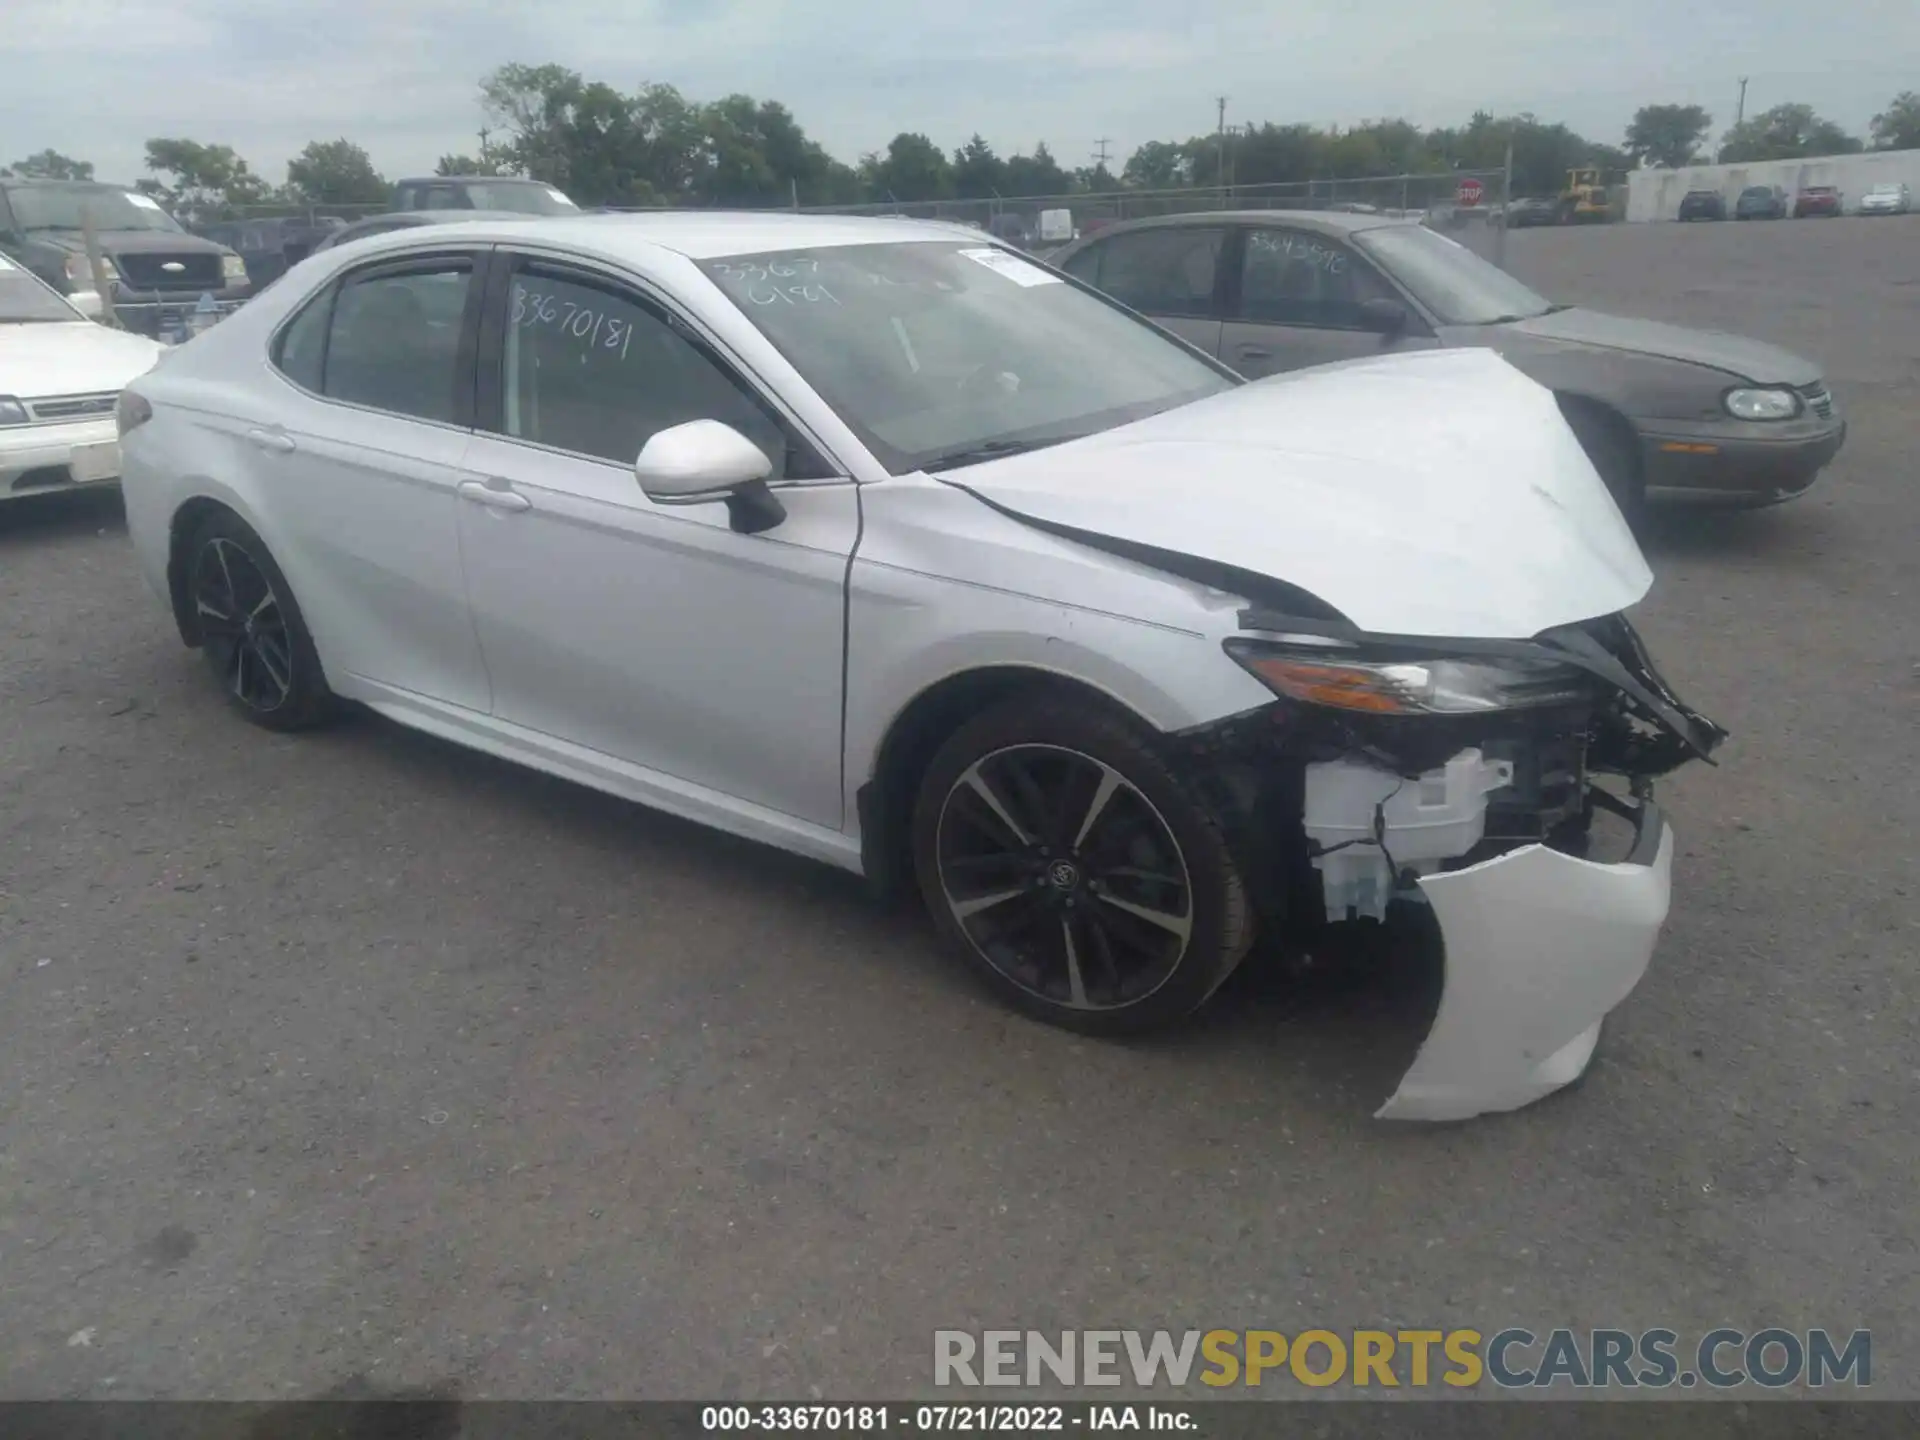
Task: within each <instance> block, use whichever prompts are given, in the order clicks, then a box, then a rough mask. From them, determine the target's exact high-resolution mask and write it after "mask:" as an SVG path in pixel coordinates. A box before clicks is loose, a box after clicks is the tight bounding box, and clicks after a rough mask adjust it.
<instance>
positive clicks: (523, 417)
mask: <svg viewBox="0 0 1920 1440" xmlns="http://www.w3.org/2000/svg"><path fill="white" fill-rule="evenodd" d="M481 343H482V348H481V355H482V368H481V377H482V378H481V387H480V396H481V401H480V404H481V412H480V413H481V420H480V423H481V428H482V430H483V431H484V432H487V433H482V434H479V435H477V436H476V437H475V442H474V452H473V455H472V456H471V457H470V458H471V461H472V463H473V464H474V465H475V466H476V467H477V468H478V469H480V470H483V471H484V472H485V473H486V475H487V477H488V478H487V479H486V481H485V483H484V484H482V485H474V486H470V487H468V498H467V501H466V503H465V504H463V505H462V506H461V507H460V537H461V545H462V549H463V553H464V555H465V559H466V573H467V586H468V592H469V594H470V596H471V598H472V605H473V616H474V624H475V628H476V629H477V631H478V633H479V636H480V645H481V649H482V652H483V653H484V655H485V657H486V664H487V670H488V673H489V675H490V676H491V677H492V681H493V695H494V709H493V713H494V714H495V716H497V717H498V718H499V719H501V720H505V721H508V722H510V723H512V724H514V725H517V726H522V727H525V728H526V729H528V730H532V731H537V732H539V733H540V734H542V735H546V736H552V737H555V738H557V739H560V740H563V741H566V742H569V743H571V744H573V745H578V746H583V747H585V748H587V749H589V750H593V751H597V752H599V753H600V754H602V755H607V756H612V757H615V758H616V759H618V760H621V761H625V762H627V763H628V764H631V765H636V766H642V767H645V768H646V769H647V770H650V771H653V772H656V773H657V774H660V775H665V776H669V777H673V778H674V779H676V780H678V781H681V782H688V783H691V784H693V785H697V786H701V787H704V788H705V789H707V790H709V791H716V792H719V793H720V794H721V795H723V796H728V797H732V798H733V799H735V800H739V801H745V802H747V803H749V804H752V805H755V806H761V807H765V808H767V809H771V810H775V811H779V812H781V813H783V814H785V815H789V816H794V817H798V818H799V819H802V820H806V821H809V822H812V823H814V824H818V825H822V826H828V827H832V828H836V829H837V828H839V827H840V826H841V824H842V821H843V815H842V808H843V807H842V802H841V795H842V791H841V783H840V765H841V750H840V734H841V731H840V722H841V687H842V683H843V674H844V653H843V624H844V616H845V584H846V573H847V565H848V561H849V557H850V556H851V554H852V552H853V547H854V543H855V540H856V538H857V536H858V533H859V499H858V496H857V491H856V486H855V485H854V484H853V482H852V481H851V480H849V479H847V478H845V477H844V476H843V475H840V474H839V473H837V472H836V470H835V468H834V467H832V466H830V465H829V464H828V463H827V462H826V461H825V460H824V458H823V456H822V452H821V451H820V449H819V448H818V447H817V446H815V445H813V444H812V443H811V442H810V441H809V440H807V439H806V438H805V437H804V436H803V435H801V434H800V433H799V429H798V426H797V424H796V422H794V421H793V420H792V419H791V418H790V417H789V416H787V415H786V414H785V413H783V412H782V411H781V410H780V409H779V408H778V407H777V406H776V405H775V404H774V403H772V402H771V401H770V400H769V399H768V397H767V396H766V395H765V394H764V393H763V392H762V391H761V390H759V389H758V388H757V386H756V385H755V384H754V383H753V382H751V381H750V380H749V379H747V378H746V377H745V376H743V375H742V374H741V372H740V371H739V369H738V368H737V367H736V366H735V365H734V364H733V363H732V362H731V360H730V359H729V358H728V357H727V356H725V355H723V354H722V353H721V352H720V351H719V350H718V349H717V348H716V347H715V346H714V345H713V344H711V343H710V342H709V341H708V340H706V339H705V338H704V337H703V336H702V335H701V333H700V332H699V331H698V330H697V329H696V327H695V326H694V325H693V324H692V323H691V322H690V321H688V320H687V319H686V318H685V316H684V315H683V313H682V312H680V311H679V310H677V309H676V308H675V307H673V306H672V305H671V304H670V303H669V302H668V301H667V300H666V299H665V297H664V296H663V295H662V294H661V293H660V292H659V291H658V290H656V289H654V288H652V287H650V286H648V285H645V284H643V283H642V282H640V281H639V280H638V279H637V278H634V277H629V276H623V275H620V274H617V273H615V272H612V271H610V270H601V269H596V268H591V267H582V266H578V265H575V264H573V263H571V262H560V261H556V260H552V259H545V258H542V257H540V256H537V255H531V254H514V253H510V252H505V251H503V252H502V253H501V255H500V256H499V258H498V259H497V261H496V272H495V278H494V281H493V283H492V285H491V286H490V289H489V301H488V322H487V325H486V327H485V329H484V330H483V338H482V342H481ZM700 419H713V420H721V421H724V422H725V423H727V424H729V425H732V426H733V427H734V428H736V429H738V430H740V431H741V432H742V433H744V434H746V435H747V436H748V438H750V439H752V440H753V441H754V442H755V443H756V444H758V445H759V446H760V447H761V448H762V449H763V450H765V451H766V452H767V454H768V455H769V457H770V458H771V459H772V460H773V461H774V472H773V475H772V477H771V480H770V483H771V484H772V485H773V487H774V493H775V494H777V495H778V496H779V498H780V500H781V501H782V503H783V504H784V506H785V508H786V512H787V513H786V518H785V519H784V520H783V521H782V522H781V523H779V524H778V525H776V526H774V527H773V528H771V529H768V530H765V531H763V532H762V533H759V534H742V533H740V532H737V531H735V530H734V529H733V528H732V525H731V523H730V517H729V513H728V509H727V507H726V506H725V505H723V504H719V503H714V504H705V505H657V504H655V503H654V502H653V501H652V500H649V499H648V498H647V496H646V495H645V494H644V493H643V492H642V491H641V489H640V485H639V482H638V481H637V480H636V479H635V477H634V461H635V459H636V458H637V457H638V455H639V453H640V450H641V447H642V446H643V445H645V443H646V441H647V440H648V438H649V437H650V436H652V435H653V434H654V433H656V432H657V431H659V430H662V429H665V428H667V427H669V426H672V425H678V424H682V423H685V422H687V421H691V420H700Z"/></svg>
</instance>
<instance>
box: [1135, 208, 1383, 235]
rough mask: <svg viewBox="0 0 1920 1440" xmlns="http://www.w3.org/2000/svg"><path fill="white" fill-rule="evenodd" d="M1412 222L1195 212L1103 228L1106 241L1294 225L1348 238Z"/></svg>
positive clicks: (1319, 214)
mask: <svg viewBox="0 0 1920 1440" xmlns="http://www.w3.org/2000/svg"><path fill="white" fill-rule="evenodd" d="M1407 223H1409V222H1408V221H1407V220H1406V219H1404V218H1403V217H1401V216H1399V215H1388V214H1383V213H1380V212H1374V213H1371V214H1368V213H1364V212H1356V211H1352V210H1195V211H1192V212H1190V213H1185V214H1180V215H1150V216H1147V217H1145V218H1143V219H1139V220H1123V221H1120V222H1119V223H1117V224H1114V225H1108V226H1105V227H1104V228H1102V230H1101V231H1100V236H1101V238H1102V239H1105V238H1106V237H1107V236H1109V235H1114V234H1117V233H1119V232H1120V231H1122V230H1152V229H1158V228H1160V227H1163V226H1170V225H1220V224H1231V225H1272V224H1285V225H1292V226H1294V227H1296V228H1298V229H1301V230H1318V231H1320V232H1322V233H1323V234H1329V235H1336V234H1337V235H1346V234H1351V233H1352V232H1353V231H1356V230H1377V229H1379V228H1380V227H1381V226H1383V225H1405V224H1407Z"/></svg>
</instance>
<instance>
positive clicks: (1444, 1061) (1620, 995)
mask: <svg viewBox="0 0 1920 1440" xmlns="http://www.w3.org/2000/svg"><path fill="white" fill-rule="evenodd" d="M1672 872H1673V830H1672V828H1671V827H1670V826H1669V825H1668V824H1667V823H1666V820H1665V818H1664V817H1663V816H1662V815H1661V814H1660V811H1659V810H1658V809H1657V808H1656V807H1655V806H1653V805H1652V804H1650V803H1649V804H1643V805H1641V806H1640V808H1639V812H1638V815H1637V833H1636V837H1635V842H1634V846H1633V850H1632V852H1631V853H1630V854H1629V856H1628V858H1627V859H1626V860H1624V861H1622V862H1620V863H1617V864H1603V863H1596V862H1594V861H1590V860H1580V859H1576V858H1575V857H1573V856H1571V855H1565V854H1562V853H1561V852H1559V851H1557V850H1551V849H1548V848H1547V847H1546V846H1544V845H1528V846H1524V847H1522V848H1521V849H1518V850H1512V851H1509V852H1508V853H1506V854H1504V855H1500V856H1496V857H1495V858H1494V859H1491V860H1485V861H1482V862H1481V863H1479V864H1478V865H1472V866H1469V867H1467V868H1466V869H1463V870H1454V871H1450V872H1447V873H1445V874H1437V875H1428V876H1424V877H1422V878H1421V880H1420V888H1421V889H1422V890H1423V891H1425V892H1426V897H1427V900H1428V902H1429V903H1430V904H1431V905H1432V907H1433V912H1434V916H1435V918H1436V919H1437V920H1438V921H1439V925H1440V935H1441V939H1442V942H1443V944H1444V946H1445V966H1446V978H1445V988H1444V989H1443V991H1442V992H1441V996H1440V1009H1439V1011H1438V1013H1437V1014H1436V1015H1435V1017H1434V1022H1433V1028H1432V1029H1431V1030H1430V1031H1429V1032H1428V1034H1427V1038H1426V1041H1425V1043H1424V1044H1422V1045H1421V1047H1420V1052H1419V1054H1418V1055H1417V1056H1415V1057H1414V1062H1413V1067H1412V1068H1411V1069H1409V1070H1408V1071H1407V1073H1406V1075H1405V1076H1404V1077H1403V1078H1402V1079H1401V1081H1400V1086H1399V1088H1398V1089H1397V1090H1395V1091H1394V1093H1393V1096H1392V1098H1391V1099H1389V1100H1388V1101H1387V1103H1386V1104H1385V1105H1383V1106H1381V1108H1380V1109H1379V1110H1378V1111H1377V1112H1376V1114H1377V1116H1378V1118H1381V1119H1388V1120H1465V1119H1469V1118H1470V1117H1472V1116H1475V1115H1481V1114H1485V1113H1487V1112H1489V1111H1500V1110H1517V1109H1519V1108H1520V1107H1521V1106H1523V1105H1526V1104H1529V1103H1530V1102H1532V1101H1534V1100H1537V1099H1539V1098H1540V1097H1541V1096H1543V1095H1547V1094H1550V1093H1552V1092H1553V1091H1555V1090H1558V1089H1560V1088H1561V1087H1562V1086H1564V1085H1567V1084H1569V1083H1571V1082H1572V1081H1574V1080H1576V1079H1578V1078H1579V1077H1580V1075H1581V1074H1582V1073H1583V1072H1584V1071H1585V1070H1586V1068H1587V1064H1588V1061H1589V1060H1590V1059H1591V1058H1592V1055H1593V1049H1594V1046H1595V1044H1596V1043H1597V1042H1598V1040H1599V1037H1600V1022H1601V1020H1602V1019H1604V1018H1605V1016H1606V1014H1607V1012H1608V1011H1610V1010H1612V1009H1613V1008H1614V1006H1616V1005H1618V1004H1619V1003H1620V1002H1621V1001H1622V1000H1624V999H1625V998H1626V997H1627V995H1628V994H1629V993H1630V992H1631V991H1632V989H1633V987H1634V986H1635V985H1637V984H1639V982H1640V977H1641V976H1642V975H1643V974H1645V973H1646V968H1647V962H1648V961H1649V960H1650V959H1651V958H1652V955H1653V947H1654V943H1655V942H1656V941H1657V940H1658V939H1659V935H1660V927H1661V926H1662V925H1663V924H1665V922H1666V918H1667V906H1668V902H1669V898H1670V895H1671V892H1672Z"/></svg>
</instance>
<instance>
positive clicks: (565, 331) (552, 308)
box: [513, 285, 633, 360]
mask: <svg viewBox="0 0 1920 1440" xmlns="http://www.w3.org/2000/svg"><path fill="white" fill-rule="evenodd" d="M513 323H514V324H516V325H524V326H527V327H529V328H532V327H534V326H548V327H551V328H552V329H553V330H555V331H556V332H558V333H559V334H561V335H566V336H569V337H571V338H572V339H575V340H578V341H579V342H580V344H581V347H582V348H583V349H586V350H618V351H619V352H620V358H621V359H622V360H624V359H626V358H627V348H628V347H629V346H630V345H632V344H633V324H632V322H631V321H627V320H618V319H615V318H614V317H613V316H611V315H608V314H606V313H605V312H604V311H600V310H590V309H588V308H587V307H586V306H584V305H581V304H579V303H578V302H577V301H573V300H559V299H556V298H555V297H554V296H552V295H542V294H540V293H538V292H537V291H533V290H528V289H527V288H526V287H525V286H522V285H516V286H514V287H513Z"/></svg>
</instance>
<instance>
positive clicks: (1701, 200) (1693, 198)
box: [1680, 190, 1727, 220]
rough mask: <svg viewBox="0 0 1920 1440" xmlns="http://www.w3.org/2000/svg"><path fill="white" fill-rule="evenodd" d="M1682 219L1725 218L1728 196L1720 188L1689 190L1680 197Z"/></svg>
mask: <svg viewBox="0 0 1920 1440" xmlns="http://www.w3.org/2000/svg"><path fill="white" fill-rule="evenodd" d="M1680 218H1681V219H1682V220H1724V219H1726V218H1727V198H1726V196H1724V195H1722V194H1721V193H1720V192H1719V191H1718V190H1689V191H1687V193H1686V194H1685V195H1683V196H1682V197H1681V199H1680Z"/></svg>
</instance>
